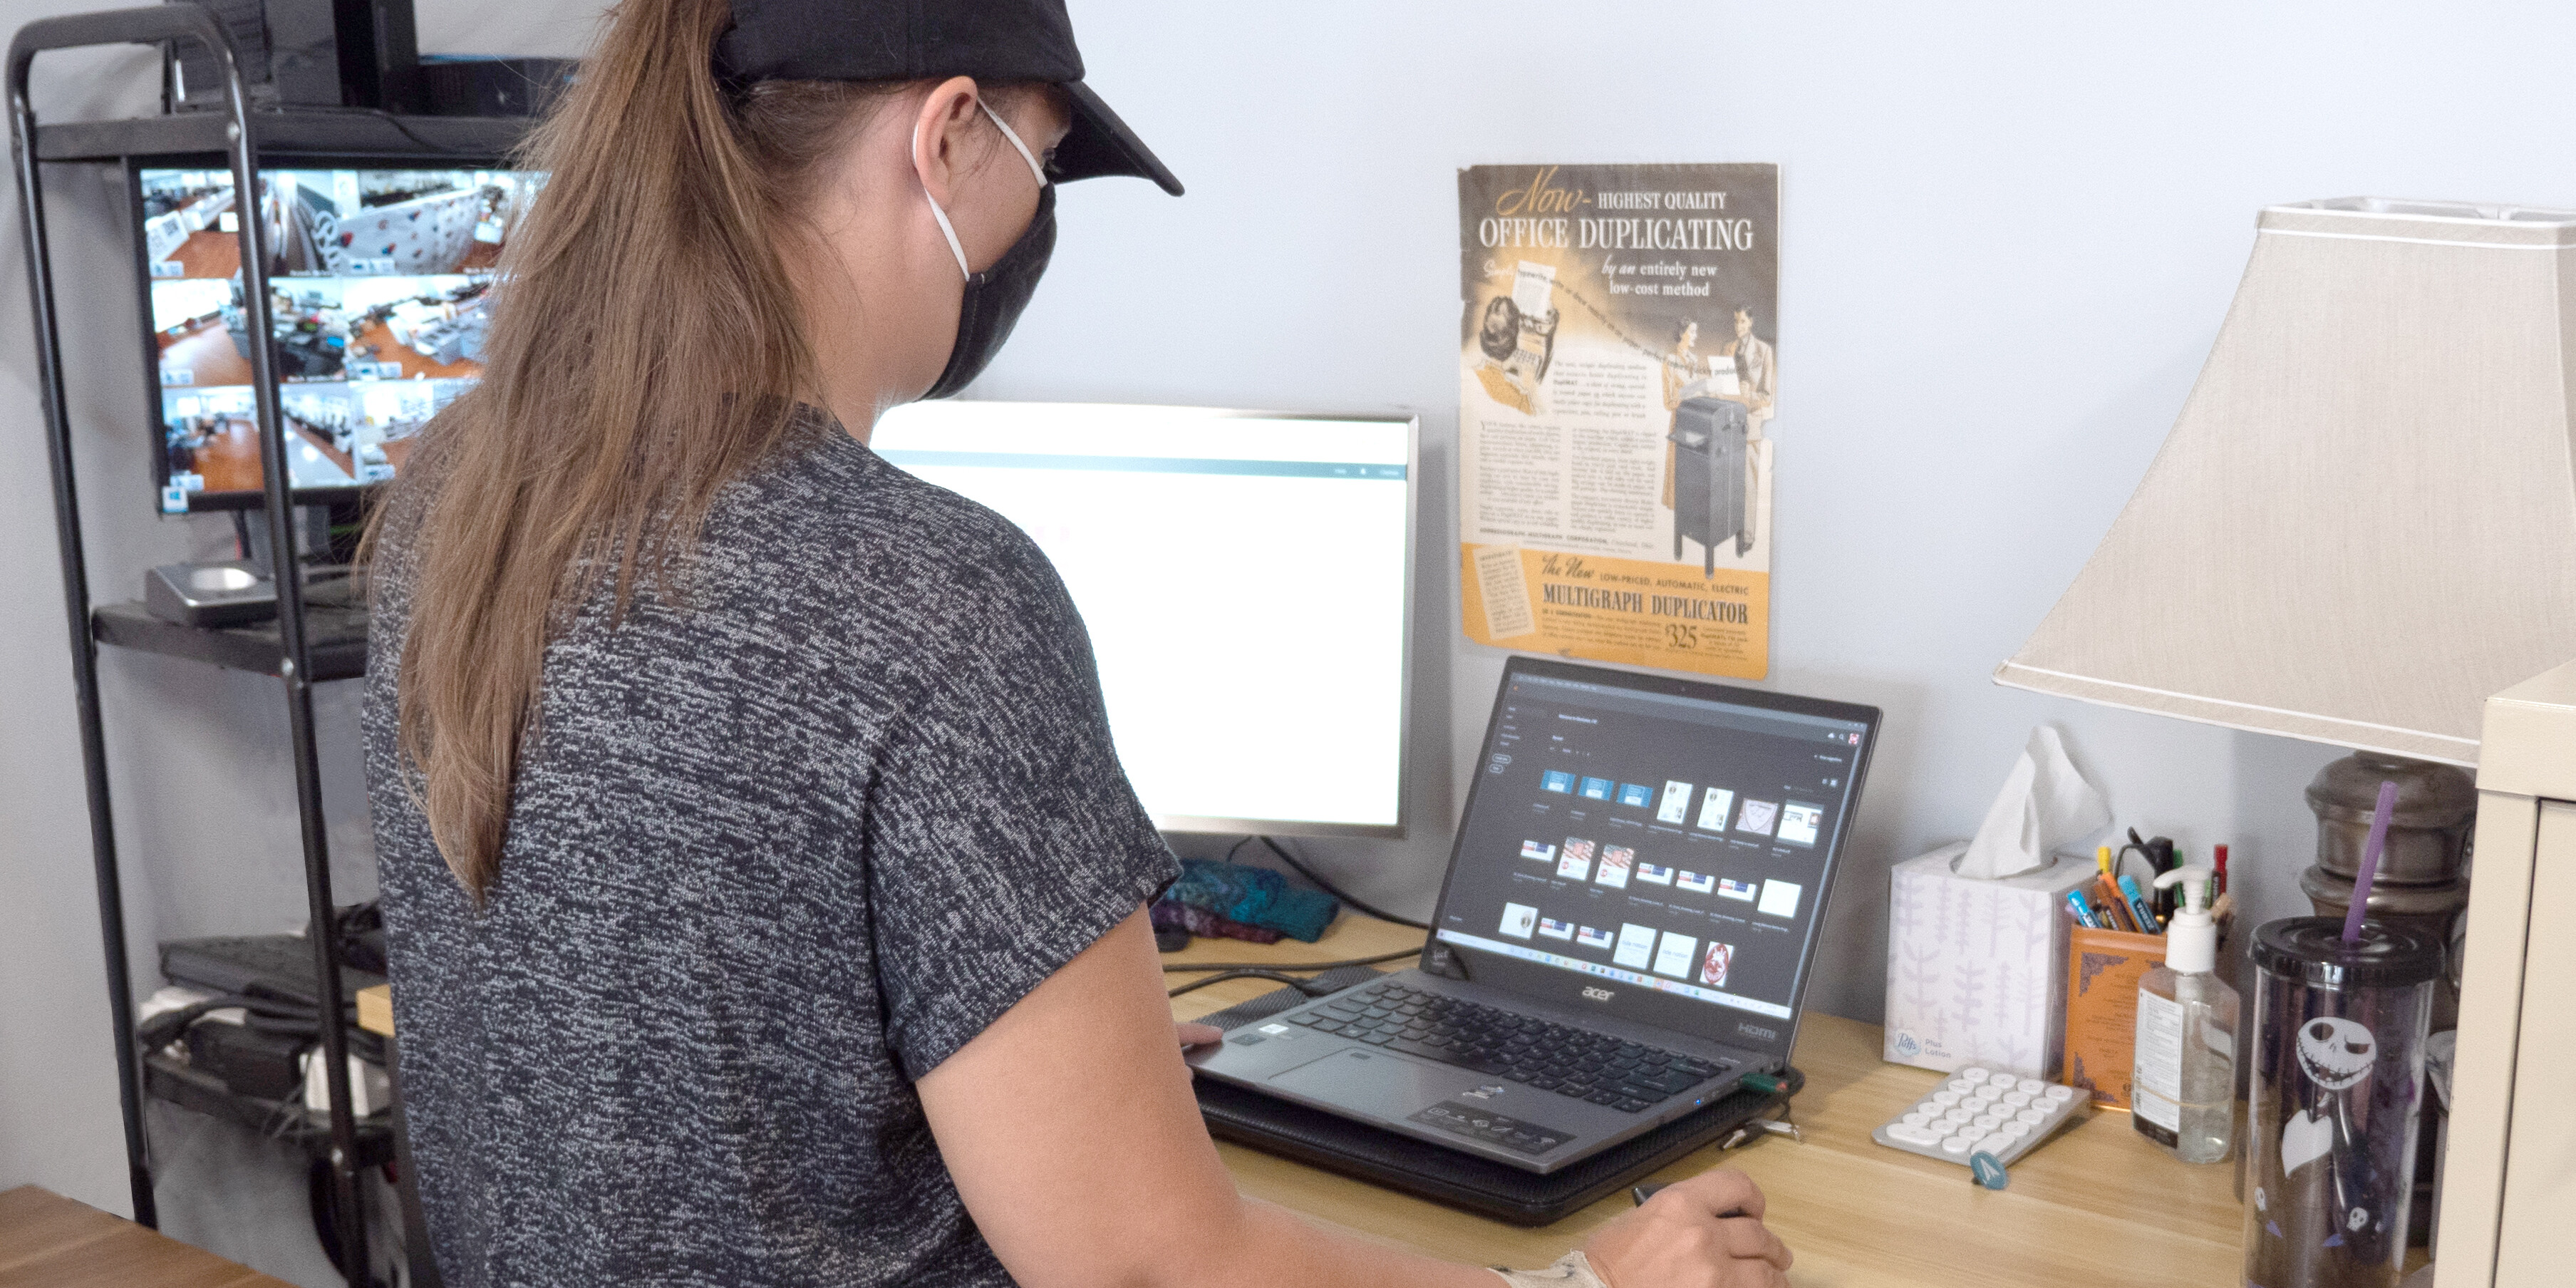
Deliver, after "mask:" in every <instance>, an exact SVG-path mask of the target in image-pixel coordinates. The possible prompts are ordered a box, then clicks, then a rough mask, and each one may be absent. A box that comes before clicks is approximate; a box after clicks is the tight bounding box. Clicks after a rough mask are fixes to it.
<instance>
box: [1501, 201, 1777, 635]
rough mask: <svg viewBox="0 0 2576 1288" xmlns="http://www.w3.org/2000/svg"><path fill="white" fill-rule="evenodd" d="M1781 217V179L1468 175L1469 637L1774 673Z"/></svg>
mask: <svg viewBox="0 0 2576 1288" xmlns="http://www.w3.org/2000/svg"><path fill="white" fill-rule="evenodd" d="M1779 209H1780V171H1779V167H1777V166H1772V165H1489V166H1473V167H1470V168H1468V169H1465V170H1461V171H1459V172H1458V216H1459V219H1458V224H1459V239H1460V240H1459V251H1460V255H1459V261H1460V268H1461V272H1460V293H1461V297H1462V309H1461V313H1460V324H1459V346H1458V371H1459V390H1458V444H1459V446H1458V516H1459V560H1460V570H1461V574H1462V581H1463V596H1462V598H1463V600H1464V606H1465V618H1466V621H1465V625H1466V631H1467V635H1468V637H1469V638H1470V639H1473V640H1475V641H1476V642H1478V643H1480V644H1492V645H1496V646H1499V647H1502V648H1514V649H1525V650H1528V651H1531V652H1544V653H1556V654H1560V655H1562V656H1566V657H1582V658H1597V659H1601V660H1604V661H1613V662H1630V663H1641V664H1645V665H1649V666H1660V667H1669V668H1671V669H1673V670H1679V671H1698V672H1702V673H1705V674H1710V675H1726V676H1736V677H1741V678H1747V679H1759V678H1761V677H1762V676H1763V675H1764V674H1765V673H1766V672H1767V671H1768V670H1769V669H1770V637H1771V627H1770V615H1771V614H1770V610H1771V466H1772V443H1771V436H1770V433H1769V429H1770V426H1771V414H1772V403H1773V399H1774V398H1775V397H1777V395H1778V391H1779V355H1778V351H1777V349H1776V348H1775V347H1774V346H1775V345H1776V343H1777V340H1778V336H1779V331H1778V312H1777V310H1778V303H1779V263H1780V261H1779V255H1778V253H1777V250H1776V243H1777V235H1778V231H1779Z"/></svg>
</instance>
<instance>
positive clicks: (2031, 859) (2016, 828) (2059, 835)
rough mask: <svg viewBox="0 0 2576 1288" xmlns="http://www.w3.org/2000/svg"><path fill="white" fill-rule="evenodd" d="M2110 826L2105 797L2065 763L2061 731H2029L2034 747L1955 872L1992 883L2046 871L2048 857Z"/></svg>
mask: <svg viewBox="0 0 2576 1288" xmlns="http://www.w3.org/2000/svg"><path fill="white" fill-rule="evenodd" d="M2110 825H2111V809H2110V807H2109V806H2107V805H2105V804H2103V803H2102V793H2100V792H2097V791H2095V790H2093V784H2091V783H2088V782H2086V781H2084V775H2082V774H2080V773H2077V772H2076V769H2075V764H2074V762H2073V761H2070V760H2068V759H2067V758H2066V744H2065V743H2063V742H2060V741H2059V740H2058V737H2057V731H2056V730H2054V729H2051V728H2049V727H2047V726H2046V725H2042V726H2040V727H2039V728H2037V729H2033V730H2031V731H2030V745H2029V746H2028V747H2025V748H2023V749H2022V753H2021V759H2020V760H2018V761H2015V762H2014V763H2013V768H2012V773H2011V774H2009V775H2006V776H2005V778H2004V789H2003V790H2002V791H2000V792H1997V793H1996V794H1995V803H1994V804H1993V805H1992V806H1990V807H1988V809H1987V810H1986V821H1985V822H1983V823H1980V824H1978V825H1977V835H1976V837H1975V838H1974V839H1972V840H1970V841H1969V842H1968V852H1967V853H1966V854H1965V855H1963V856H1961V857H1960V859H1959V864H1958V867H1957V868H1955V869H1954V871H1956V872H1957V873H1958V874H1959V875H1960V876H1963V877H1980V878H1986V879H1992V878H1995V877H2008V876H2013V875H2016V874H2019V873H2023V872H2028V871H2031V870H2032V869H2034V868H2040V867H2045V866H2047V865H2048V863H2049V855H2050V854H2051V853H2052V852H2053V851H2055V850H2056V849H2058V848H2059V847H2060V846H2065V845H2071V844H2073V843H2075V842H2077V841H2081V840H2083V839H2085V838H2086V837H2089V836H2091V835H2092V834H2093V833H2095V832H2099V831H2101V830H2102V829H2103V828H2106V827H2109V826H2110Z"/></svg>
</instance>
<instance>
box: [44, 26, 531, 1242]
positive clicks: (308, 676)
mask: <svg viewBox="0 0 2576 1288" xmlns="http://www.w3.org/2000/svg"><path fill="white" fill-rule="evenodd" d="M228 7H231V6H228ZM396 7H399V8H400V10H401V12H400V15H399V16H400V20H401V22H402V23H403V24H404V26H405V28H406V30H407V26H408V22H409V19H410V10H409V6H408V4H407V3H403V0H356V2H355V3H354V4H350V5H343V6H330V5H326V6H325V8H335V9H337V8H345V9H350V10H352V11H354V10H356V9H361V8H363V9H366V10H367V11H368V14H369V15H371V16H369V17H368V18H367V21H368V22H377V21H379V20H380V18H381V16H382V15H384V14H387V13H390V12H392V11H393V9H394V8H396ZM335 21H337V19H335ZM392 34H393V35H394V36H395V37H396V38H399V36H400V34H401V33H392ZM269 35H270V36H272V37H273V36H274V35H275V32H274V28H273V26H272V27H271V29H270V30H269ZM124 44H138V45H157V46H162V47H164V48H168V49H172V50H174V51H176V52H177V53H178V56H179V57H180V58H181V59H182V60H183V66H186V67H187V68H189V69H190V70H188V71H187V72H186V73H185V75H186V78H187V82H188V83H187V86H186V88H187V90H188V94H187V98H188V100H189V102H190V104H191V105H192V107H193V105H194V104H195V103H196V102H198V101H199V96H200V93H201V92H202V91H204V90H206V89H209V88H211V89H213V90H215V91H216V93H215V94H214V95H213V96H212V97H211V98H210V99H208V100H206V101H207V102H208V104H209V106H210V108H211V109H212V110H203V111H200V110H186V111H170V112H164V113H162V114H160V115H157V116H146V117H137V118H131V119H124V120H111V121H77V122H66V123H56V124H46V125H43V126H41V127H40V126H39V124H38V122H37V120H36V114H35V110H34V107H33V105H32V102H31V100H30V98H29V94H28V82H29V74H30V71H31V70H32V67H33V65H34V63H35V61H36V56H37V55H38V54H41V53H45V52H48V51H52V50H64V49H79V48H87V47H93V46H101V45H124ZM186 60H195V61H193V62H191V61H186ZM378 66H379V69H380V70H381V68H382V66H383V64H382V63H381V61H380V62H379V64H378ZM198 69H202V70H198ZM251 79H252V78H250V77H246V76H245V69H244V67H243V66H242V58H241V56H240V54H239V53H238V52H237V48H236V45H235V43H234V40H233V38H232V37H231V36H230V35H228V33H227V31H226V28H225V26H224V24H223V22H222V21H221V20H219V19H218V17H217V16H216V13H215V11H214V10H213V9H211V8H209V7H207V6H204V5H200V4H194V3H176V4H161V5H147V6H143V7H139V8H132V9H118V10H109V11H105V12H99V13H85V14H69V15H64V16H61V17H53V18H42V19H38V20H36V21H33V22H30V23H27V24H26V25H25V26H23V27H20V28H19V29H18V31H17V33H16V35H15V36H14V37H12V39H11V40H10V44H9V86H8V88H9V125H10V138H9V142H10V153H11V159H12V161H13V163H14V164H15V166H16V169H17V176H18V198H19V203H20V206H19V216H20V227H21V230H22V233H23V235H24V237H25V239H26V240H25V243H24V245H25V250H26V257H27V259H26V263H27V278H28V286H29V292H28V294H29V297H30V300H31V303H32V306H33V311H34V323H35V325H34V327H33V330H34V334H35V339H36V346H37V355H36V356H37V374H38V379H39V382H40V389H41V393H42V396H43V408H44V423H45V439H46V448H47V464H48V466H49V468H50V472H51V475H52V483H53V498H54V521H55V531H56V535H57V539H58V542H59V545H60V551H61V570H62V578H63V598H64V607H65V619H66V621H65V624H66V626H67V628H68V629H69V631H70V636H71V659H72V678H73V685H74V692H75V696H76V702H77V715H78V722H79V729H80V744H81V767H82V774H83V780H84V786H85V788H86V794H87V797H88V806H89V824H90V846H91V863H92V870H93V876H94V879H95V881H96V886H97V894H98V908H99V928H100V939H101V942H102V947H103V949H104V952H103V956H104V959H105V968H106V974H107V994H108V1008H109V1016H110V1022H111V1025H112V1028H113V1035H114V1041H115V1043H116V1074H117V1091H118V1099H119V1104H120V1107H121V1109H122V1110H123V1117H124V1128H125V1150H126V1160H127V1171H128V1175H127V1179H128V1183H129V1185H130V1186H131V1194H132V1201H133V1210H134V1216H135V1219H136V1220H137V1221H138V1222H140V1223H142V1224H144V1225H146V1226H151V1225H154V1224H156V1218H157V1213H156V1210H155V1205H154V1202H153V1192H152V1171H151V1156H150V1151H149V1147H148V1143H147V1141H146V1140H145V1137H144V1131H143V1116H142V1100H141V1097H142V1094H143V1082H144V1079H145V1078H146V1077H147V1076H148V1077H149V1078H150V1079H151V1080H152V1081H153V1083H154V1085H155V1087H156V1089H157V1088H164V1087H166V1088H168V1090H167V1091H163V1092H161V1094H163V1095H164V1096H165V1098H170V1099H178V1100H182V1101H183V1102H187V1101H188V1099H189V1098H190V1097H194V1098H195V1103H198V1104H199V1105H200V1106H201V1107H208V1108H209V1111H210V1112H212V1111H215V1110H216V1109H217V1108H219V1107H220V1106H221V1105H222V1104H223V1103H224V1102H223V1101H222V1100H221V1099H220V1095H219V1092H220V1091H221V1088H220V1085H217V1086H211V1087H210V1086H204V1085H200V1084H201V1083H202V1082H203V1081H204V1080H203V1079H199V1078H192V1077H191V1076H190V1073H191V1071H189V1070H188V1069H186V1068H185V1067H184V1066H176V1065H171V1064H170V1063H169V1062H168V1061H167V1060H155V1061H149V1062H147V1060H146V1059H145V1058H144V1057H143V1054H142V1052H140V1051H139V1050H138V1048H137V1044H136V1039H135V1014H134V1012H135V1007H134V994H133V980H132V978H131V973H130V971H129V970H128V968H127V965H126V934H125V918H124V895H123V882H122V878H121V876H120V873H119V865H118V859H117V849H116V832H115V825H114V815H113V812H112V810H111V807H110V799H109V781H110V780H109V775H108V767H107V753H106V745H105V741H104V737H103V734H102V729H101V723H100V699H99V676H98V648H99V646H100V645H101V644H119V645H125V646H129V647H135V648H141V649H147V650H150V651H154V652H159V653H165V654H169V655H172V656H179V657H191V658H195V659H198V660H201V661H207V662H211V663H214V664H216V665H219V666H227V667H232V668H235V669H240V670H246V671H252V672H258V673H264V674H271V675H275V676H277V677H278V678H279V680H280V682H281V686H282V688H283V691H284V694H285V698H286V707H287V728H288V735H289V739H290V741H291V743H292V756H291V763H292V765H293V769H294V776H295V793H296V806H297V810H296V812H297V818H298V822H299V824H300V827H299V837H300V841H301V850H302V859H303V865H304V880H305V892H306V898H307V903H308V907H307V913H308V915H309V917H310V919H311V920H310V922H309V924H310V925H312V926H313V927H315V928H316V933H315V934H313V935H311V936H310V937H309V939H308V940H307V941H306V943H305V951H306V953H307V955H308V956H309V957H310V960H311V972H310V978H311V980H312V981H313V988H314V998H315V1001H316V1003H318V1005H317V1006H316V1007H315V1008H314V1009H315V1011H316V1013H317V1014H318V1015H320V1016H327V1017H333V1022H329V1023H317V1026H316V1027H317V1037H318V1038H319V1040H320V1045H321V1047H322V1050H323V1058H324V1059H325V1060H326V1062H327V1063H326V1064H325V1066H324V1070H323V1075H324V1076H323V1081H324V1084H325V1086H326V1088H327V1092H328V1099H329V1104H330V1112H329V1115H328V1117H329V1123H328V1130H327V1131H324V1132H320V1133H317V1134H316V1135H315V1136H314V1137H313V1138H311V1139H306V1140H304V1141H303V1143H305V1144H306V1145H307V1146H308V1147H309V1148H311V1149H312V1150H313V1152H314V1153H315V1154H316V1155H317V1157H319V1158H321V1159H322V1160H323V1161H324V1162H326V1163H327V1165H328V1170H329V1188H330V1190H331V1192H332V1198H333V1203H332V1210H333V1212H334V1214H335V1219H336V1225H337V1230H336V1234H337V1248H338V1249H339V1250H340V1251H341V1252H342V1254H343V1260H342V1262H341V1264H342V1266H343V1267H344V1270H345V1273H347V1275H348V1277H349V1278H350V1280H351V1282H353V1283H366V1282H368V1280H369V1278H370V1275H369V1270H368V1267H369V1266H370V1265H371V1264H372V1263H371V1261H370V1258H369V1256H368V1250H367V1231H366V1221H365V1216H364V1212H363V1209H362V1207H361V1198H360V1193H361V1191H360V1190H359V1188H358V1185H357V1178H358V1173H359V1170H360V1169H362V1168H364V1167H367V1166H370V1165H371V1164H372V1162H374V1161H381V1160H382V1159H383V1158H385V1157H387V1156H389V1155H388V1152H387V1150H388V1146H387V1143H386V1141H385V1140H384V1139H383V1138H382V1137H380V1136H378V1135H377V1134H376V1133H375V1131H374V1129H372V1128H371V1129H369V1130H368V1131H366V1132H363V1133H362V1131H361V1125H360V1123H359V1122H358V1121H357V1120H356V1118H355V1117H354V1115H353V1114H352V1113H351V1112H350V1110H351V1104H352V1102H351V1098H350V1089H349V1077H348V1057H349V1051H350V1047H351V1045H352V1038H351V1027H352V1026H351V1025H349V1024H348V1023H347V1022H346V1016H347V1014H348V1005H347V1000H348V997H349V992H350V989H349V980H348V979H346V978H344V972H343V970H342V967H341V961H342V949H341V948H340V943H341V941H342V939H343V938H344V933H343V932H344V929H345V928H344V927H343V925H342V923H341V921H340V919H339V915H338V913H337V911H336V910H335V908H334V907H333V902H332V897H331V867H330V845H329V838H328V835H327V833H326V831H325V826H324V819H323V814H322V782H321V770H320V761H319V756H318V753H317V751H316V746H315V737H314V727H313V685H314V683H315V682H316V681H317V680H320V679H326V678H347V677H351V676H355V675H357V674H359V673H360V672H361V671H362V670H363V666H364V656H365V654H364V642H363V632H364V613H363V611H362V610H360V609H357V608H355V607H348V608H339V609H334V608H331V607H326V606H323V605H317V604H314V603H312V602H310V601H311V600H313V599H318V598H322V596H321V595H320V594H318V593H317V594H315V595H311V596H308V594H307V587H306V584H305V581H306V579H305V578H303V577H282V578H278V579H276V580H275V588H276V597H277V608H278V612H277V617H276V619H275V620H274V621H273V622H267V623H261V624H259V625H257V626H252V627H245V626H234V627H226V628H215V629H208V628H198V627H189V626H184V625H179V624H175V623H170V622H165V621H162V620H160V619H158V618H155V617H153V616H152V615H151V614H149V613H148V612H145V611H144V610H143V608H142V606H141V605H130V606H111V607H109V608H104V609H100V610H98V611H97V612H96V613H93V611H92V605H91V603H90V596H89V584H90V583H89V567H88V562H87V554H86V552H85V549H84V546H83V542H82V536H81V516H80V502H79V489H78V486H77V475H76V472H75V468H74V465H75V462H74V458H73V452H72V431H71V413H70V400H69V395H68V393H67V391H66V389H65V386H64V374H63V350H62V335H61V332H62V328H63V320H62V317H61V311H60V297H59V295H58V293H57V292H56V290H55V284H54V275H53V255H52V245H51V242H50V239H49V234H48V231H47V227H46V222H47V221H46V205H45V197H44V182H43V173H42V170H43V167H42V165H41V164H40V163H43V162H101V163H109V164H115V165H120V166H122V167H124V169H125V171H126V174H127V182H128V184H129V185H131V184H132V183H133V182H134V180H133V177H132V175H133V171H134V170H135V168H136V163H137V162H138V161H140V160H142V159H144V158H163V159H180V160H184V161H185V162H186V163H189V164H195V165H199V166H204V167H205V168H214V167H215V166H218V165H220V166H224V167H228V168H229V169H230V170H231V172H232V177H233V187H234V190H235V191H236V192H242V193H251V192H257V191H258V190H259V189H258V186H257V185H258V176H257V170H258V167H259V166H260V164H261V163H262V161H263V160H265V161H267V162H269V163H271V164H276V163H279V162H292V161H294V160H296V159H298V158H302V157H313V158H328V159H330V160H332V161H334V162H337V163H341V164H346V163H348V162H350V161H358V162H361V163H364V162H367V161H383V162H387V163H389V164H399V163H401V162H403V161H406V160H408V161H410V162H412V163H414V164H417V163H418V162H419V161H420V160H422V159H424V158H438V159H450V158H452V159H453V161H452V163H453V164H457V165H481V166H493V167H498V166H500V165H502V164H503V159H504V158H505V157H507V156H508V155H509V153H510V151H511V149H512V148H513V146H515V144H516V143H517V142H518V139H519V137H520V136H521V135H522V134H523V133H524V132H525V130H526V128H527V126H528V122H527V121H526V120H525V119H513V120H491V119H483V118H466V117H447V118H433V117H397V116H394V115H391V114H389V113H386V112H383V111H375V110H362V111H351V110H348V107H349V106H357V107H362V108H373V107H376V106H378V105H377V104H368V103H358V104H349V105H346V106H339V107H331V108H321V109H312V110H295V109H293V108H290V107H285V106H276V107H268V106H258V105H255V104H254V101H253V95H252V93H251V89H250V83H249V82H250V80H251ZM379 88H380V91H381V90H382V89H383V87H382V85H381V78H380V86H379ZM342 102H343V104H347V99H346V98H345V97H344V98H343V100H342ZM255 106H258V110H254V108H255ZM217 158H220V159H217ZM165 163H166V162H165ZM236 222H237V227H238V236H239V239H240V254H241V260H240V262H241V266H242V267H241V272H242V279H243V280H242V293H241V312H242V331H243V334H244V335H272V334H274V331H273V329H272V318H271V316H270V302H271V300H272V299H273V296H272V294H271V292H270V289H269V280H268V272H267V269H266V267H265V266H266V265H267V263H268V257H267V255H266V254H265V248H264V247H263V245H262V242H263V240H264V237H263V232H264V229H263V222H264V221H262V220H258V219H242V220H238V221H236ZM246 347H247V349H248V358H249V360H250V364H251V367H252V383H253V390H254V394H255V419H256V422H257V424H256V428H257V430H258V437H259V456H260V469H261V477H262V493H263V509H264V515H263V519H262V523H263V525H264V526H265V527H266V529H267V536H268V542H267V544H268V546H269V548H270V549H272V550H274V551H277V552H279V553H280V554H281V555H282V557H281V558H278V559H277V560H276V561H275V564H276V565H277V566H283V567H290V568H292V567H298V566H300V565H301V563H302V560H301V558H300V555H301V553H302V548H301V544H300V542H299V537H300V535H301V534H299V533H298V532H297V530H296V529H297V527H298V525H297V524H296V523H295V522H294V519H293V515H294V513H295V511H294V508H293V506H292V504H291V501H290V496H289V491H288V488H289V484H290V473H289V471H288V469H287V440H286V433H285V424H284V420H283V418H282V416H281V415H280V408H279V403H278V384H277V375H278V373H277V370H276V368H277V365H278V361H277V359H278V356H279V355H278V352H277V347H276V346H274V345H266V344H252V345H248V346H246ZM120 610H121V611H120ZM340 619H353V620H354V625H355V637H354V638H353V637H352V636H351V634H350V633H349V626H350V625H351V623H350V622H347V621H342V620H340ZM335 626H336V627H337V628H338V629H337V630H334V629H333V627H335ZM317 663H323V664H322V665H317Z"/></svg>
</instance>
